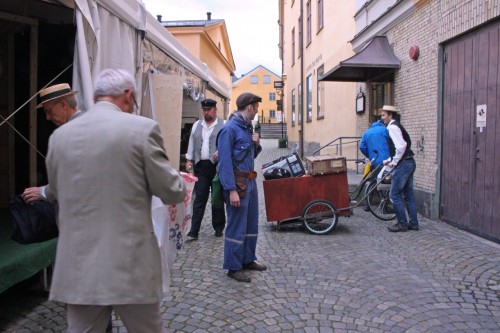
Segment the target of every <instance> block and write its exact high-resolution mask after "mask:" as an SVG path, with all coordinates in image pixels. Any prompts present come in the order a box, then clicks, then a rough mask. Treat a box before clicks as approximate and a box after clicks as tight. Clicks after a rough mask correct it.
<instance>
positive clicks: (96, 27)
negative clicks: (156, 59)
mask: <svg viewBox="0 0 500 333" xmlns="http://www.w3.org/2000/svg"><path fill="white" fill-rule="evenodd" d="M74 1H75V2H74V5H75V24H76V26H77V36H76V41H75V59H74V68H73V86H74V88H75V89H78V90H80V91H81V92H82V93H81V94H80V95H79V98H80V100H79V103H80V105H81V107H82V108H83V109H87V108H88V107H90V106H91V105H92V103H93V101H92V83H93V79H94V78H95V76H96V75H97V74H98V73H99V72H100V71H101V70H102V69H103V68H109V67H115V68H124V69H127V70H129V71H130V72H131V73H134V74H135V75H136V79H137V83H138V90H140V89H141V82H142V74H143V72H144V67H143V61H144V59H145V58H147V53H146V52H145V51H144V46H143V43H142V40H143V39H145V40H147V41H149V42H152V43H153V44H154V45H155V46H156V47H157V48H158V49H160V50H161V51H163V52H164V53H165V54H167V55H168V56H169V57H171V58H172V59H174V60H175V61H176V62H177V63H178V64H179V65H181V66H182V67H184V68H185V69H186V70H188V71H190V72H191V73H193V74H194V75H196V76H197V77H199V78H200V79H201V80H203V81H205V83H207V84H208V85H209V86H211V87H212V88H213V89H214V90H215V91H217V93H219V94H220V95H221V97H223V98H226V99H229V98H230V94H231V92H230V89H229V88H228V87H227V86H226V85H225V84H224V83H223V82H222V81H221V80H220V79H218V78H217V76H216V75H215V74H214V73H213V72H212V71H211V70H210V69H209V68H208V66H207V65H206V64H205V63H202V62H201V61H200V60H198V59H197V58H196V57H195V56H193V55H192V54H191V53H190V52H189V51H188V50H187V49H186V48H185V47H184V46H183V45H182V44H181V43H180V42H179V41H177V39H175V37H174V36H173V35H172V34H171V33H169V32H168V31H167V30H166V29H165V28H164V27H163V26H162V25H161V24H160V23H159V22H158V21H157V20H156V19H155V18H154V17H153V16H152V15H151V14H150V13H148V12H147V11H146V8H145V6H144V4H143V3H142V2H139V1H138V0H97V1H96V0H74Z"/></svg>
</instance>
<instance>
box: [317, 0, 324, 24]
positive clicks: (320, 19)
mask: <svg viewBox="0 0 500 333" xmlns="http://www.w3.org/2000/svg"><path fill="white" fill-rule="evenodd" d="M323 17H324V16H323V0H318V32H319V31H320V30H321V29H323V24H324V21H323Z"/></svg>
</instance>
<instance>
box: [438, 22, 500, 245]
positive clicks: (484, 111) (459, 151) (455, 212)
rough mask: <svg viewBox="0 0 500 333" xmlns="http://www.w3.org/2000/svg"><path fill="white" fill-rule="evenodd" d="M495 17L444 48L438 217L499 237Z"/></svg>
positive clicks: (499, 33) (499, 31) (499, 85)
mask: <svg viewBox="0 0 500 333" xmlns="http://www.w3.org/2000/svg"><path fill="white" fill-rule="evenodd" d="M499 46H500V22H495V23H492V24H490V25H488V26H487V27H485V28H482V29H480V30H478V31H475V32H473V33H471V34H468V35H466V36H464V37H461V38H459V39H458V40H455V41H453V42H451V43H449V44H447V45H446V46H445V48H444V59H445V64H444V90H443V91H444V98H443V101H444V109H443V165H442V178H441V179H442V183H441V194H442V196H441V218H442V219H443V220H445V221H448V222H451V223H454V224H457V225H459V226H461V227H464V228H466V229H469V230H471V231H474V232H476V233H479V234H482V235H486V236H492V237H495V238H500V218H499V216H500V119H499V117H500V102H499V99H500V70H499V66H500V61H499V59H500V50H499Z"/></svg>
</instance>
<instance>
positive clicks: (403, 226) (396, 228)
mask: <svg viewBox="0 0 500 333" xmlns="http://www.w3.org/2000/svg"><path fill="white" fill-rule="evenodd" d="M387 229H389V231H390V232H400V231H401V232H405V231H407V230H408V225H406V224H401V223H396V224H395V225H393V226H390V227H388V228H387Z"/></svg>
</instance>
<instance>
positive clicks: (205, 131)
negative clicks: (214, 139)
mask: <svg viewBox="0 0 500 333" xmlns="http://www.w3.org/2000/svg"><path fill="white" fill-rule="evenodd" d="M200 124H201V126H202V129H201V135H202V144H201V159H202V160H210V158H211V156H210V135H212V132H213V131H214V127H215V125H217V119H215V121H214V122H212V123H211V124H210V125H207V122H206V121H205V120H203V121H201V120H199V121H197V122H195V123H194V125H193V128H191V135H190V136H189V144H188V149H187V152H186V159H187V160H190V161H192V160H193V157H194V151H193V150H194V147H193V141H194V140H193V135H194V133H195V132H196V129H197V128H198V126H199V125H200Z"/></svg>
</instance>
